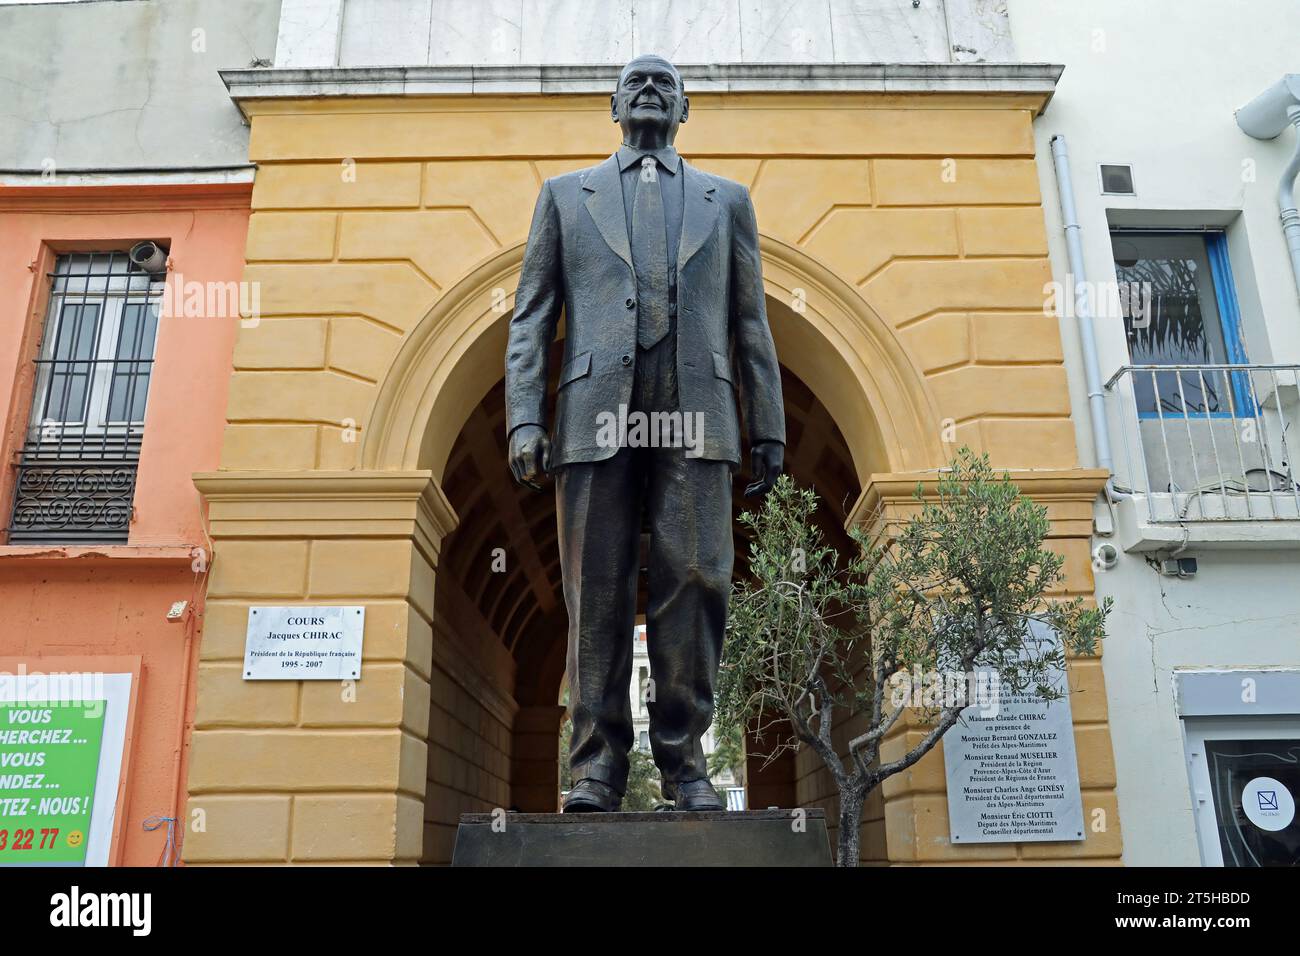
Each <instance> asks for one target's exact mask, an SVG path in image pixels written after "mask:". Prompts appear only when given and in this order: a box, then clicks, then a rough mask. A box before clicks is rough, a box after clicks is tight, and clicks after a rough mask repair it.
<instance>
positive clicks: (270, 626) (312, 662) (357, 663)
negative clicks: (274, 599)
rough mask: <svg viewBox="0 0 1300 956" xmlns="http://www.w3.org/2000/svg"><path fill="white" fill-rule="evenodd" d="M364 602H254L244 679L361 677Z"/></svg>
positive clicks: (250, 613)
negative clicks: (348, 604) (306, 604)
mask: <svg viewBox="0 0 1300 956" xmlns="http://www.w3.org/2000/svg"><path fill="white" fill-rule="evenodd" d="M365 623H366V609H365V608H363V607H250V608H249V609H248V632H247V636H246V638H245V641H244V680H359V679H360V678H361V636H362V632H363V631H364V629H365Z"/></svg>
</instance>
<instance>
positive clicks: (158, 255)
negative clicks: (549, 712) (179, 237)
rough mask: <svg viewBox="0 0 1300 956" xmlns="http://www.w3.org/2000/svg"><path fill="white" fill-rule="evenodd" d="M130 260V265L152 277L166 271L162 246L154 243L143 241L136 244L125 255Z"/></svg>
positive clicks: (164, 253) (165, 254)
mask: <svg viewBox="0 0 1300 956" xmlns="http://www.w3.org/2000/svg"><path fill="white" fill-rule="evenodd" d="M127 257H128V258H129V259H130V260H131V265H133V266H135V267H136V268H137V269H139V270H140V271H141V272H148V273H149V274H150V275H153V274H155V273H158V272H164V271H166V269H167V253H166V252H165V251H164V250H163V248H162V246H160V245H158V243H156V242H150V241H149V240H147V239H146V240H145V241H144V242H137V243H136V244H135V245H134V246H132V247H131V251H130V252H128V253H127Z"/></svg>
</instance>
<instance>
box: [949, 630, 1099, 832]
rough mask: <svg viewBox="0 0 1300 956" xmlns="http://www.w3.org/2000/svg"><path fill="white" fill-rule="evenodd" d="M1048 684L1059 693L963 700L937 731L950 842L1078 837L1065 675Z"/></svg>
mask: <svg viewBox="0 0 1300 956" xmlns="http://www.w3.org/2000/svg"><path fill="white" fill-rule="evenodd" d="M1034 624H1035V625H1037V622H1034ZM1034 630H1035V632H1036V633H1037V634H1039V635H1040V639H1043V640H1049V641H1050V640H1055V639H1056V638H1055V636H1054V635H1052V634H1051V633H1050V631H1048V630H1047V629H1046V628H1045V627H1043V628H1041V629H1040V628H1039V627H1037V626H1035V627H1034ZM986 686H987V685H986ZM1051 686H1052V687H1054V688H1055V689H1057V690H1059V691H1060V692H1061V693H1062V694H1064V695H1065V696H1063V697H1061V698H1060V699H1058V700H1053V701H1046V700H1043V699H1042V698H1041V697H1039V696H1038V695H1036V694H1034V693H1032V692H1030V693H1028V694H1019V695H1010V694H1006V693H1003V694H1001V695H1000V696H1001V699H999V700H998V701H997V702H996V706H989V705H981V704H978V703H977V704H973V705H971V706H970V707H968V708H967V709H966V710H965V712H964V713H963V715H962V722H959V723H958V724H956V725H955V726H954V727H953V728H952V729H951V730H949V731H948V732H947V733H946V734H944V737H943V760H944V765H945V770H946V772H947V776H948V829H949V835H950V837H951V839H952V842H953V843H954V844H955V845H958V846H960V845H961V844H964V843H1046V842H1060V841H1065V840H1082V839H1083V801H1082V798H1081V796H1080V794H1079V763H1078V759H1077V757H1076V756H1075V751H1074V723H1073V721H1072V720H1071V718H1070V697H1069V687H1068V685H1067V683H1066V679H1065V675H1064V674H1062V673H1057V674H1056V675H1054V677H1053V678H1052V680H1051Z"/></svg>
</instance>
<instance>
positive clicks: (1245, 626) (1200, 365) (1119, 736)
mask: <svg viewBox="0 0 1300 956" xmlns="http://www.w3.org/2000/svg"><path fill="white" fill-rule="evenodd" d="M1007 7H1008V9H1009V15H1010V21H1011V29H1012V34H1013V38H1014V42H1015V46H1016V50H1017V52H1018V53H1019V55H1020V57H1021V58H1022V59H1023V60H1024V61H1027V62H1033V61H1048V62H1053V63H1061V64H1064V65H1065V72H1064V74H1063V76H1062V78H1061V80H1060V83H1059V85H1058V87H1057V91H1056V94H1055V96H1054V98H1053V100H1052V103H1051V106H1050V107H1049V108H1048V109H1047V110H1046V112H1045V113H1044V114H1043V115H1042V116H1041V117H1039V119H1038V120H1037V121H1036V137H1037V148H1038V151H1039V170H1040V175H1041V179H1042V191H1043V197H1044V209H1045V211H1046V217H1047V228H1048V235H1049V239H1050V242H1051V252H1052V260H1053V272H1054V275H1055V278H1056V280H1057V282H1058V283H1060V288H1061V289H1064V290H1065V292H1064V294H1063V295H1057V296H1056V297H1055V300H1056V301H1055V302H1054V303H1053V304H1057V305H1062V306H1064V307H1063V308H1062V309H1061V310H1060V311H1061V312H1062V313H1063V314H1062V318H1061V336H1062V342H1063V344H1064V347H1065V354H1066V359H1067V367H1068V369H1069V373H1070V385H1071V399H1072V401H1071V404H1072V408H1073V417H1074V421H1075V423H1076V429H1077V432H1078V445H1079V448H1080V454H1081V456H1084V457H1085V459H1086V456H1087V455H1088V450H1089V449H1091V450H1092V453H1093V455H1094V456H1095V457H1094V458H1093V460H1092V461H1091V462H1089V461H1086V460H1085V462H1084V463H1085V464H1094V463H1095V464H1105V462H1104V460H1103V458H1104V453H1105V445H1106V444H1107V443H1108V444H1109V447H1110V450H1111V457H1112V458H1113V472H1114V476H1115V477H1114V480H1113V483H1112V487H1111V493H1110V494H1109V495H1108V496H1107V499H1106V500H1099V502H1098V504H1097V507H1096V513H1095V521H1094V529H1095V532H1096V534H1095V536H1094V545H1095V548H1094V571H1095V576H1096V581H1097V593H1098V597H1103V596H1109V597H1112V598H1114V601H1115V612H1114V614H1113V615H1112V617H1111V621H1110V626H1109V636H1108V639H1107V640H1106V641H1105V650H1104V658H1103V661H1104V669H1105V676H1106V688H1107V695H1108V698H1109V706H1110V715H1111V727H1112V736H1113V745H1114V755H1115V763H1116V772H1117V779H1118V784H1119V788H1118V789H1119V809H1120V816H1121V819H1122V823H1123V833H1124V861H1125V862H1126V863H1128V864H1130V865H1171V864H1172V865H1187V866H1196V865H1202V864H1204V865H1219V864H1225V865H1259V864H1273V865H1278V864H1280V865H1294V863H1295V861H1296V859H1297V852H1300V849H1298V848H1300V829H1298V826H1300V825H1298V824H1297V822H1296V821H1295V820H1294V800H1295V795H1296V794H1297V793H1300V787H1298V786H1297V785H1298V784H1300V778H1298V777H1297V770H1296V767H1297V766H1298V765H1300V586H1298V585H1300V520H1297V518H1298V517H1300V514H1298V513H1297V505H1298V504H1300V490H1298V489H1297V486H1296V479H1297V477H1300V469H1297V467H1296V464H1295V462H1296V455H1297V453H1300V414H1298V410H1297V389H1296V381H1297V379H1296V367H1297V363H1300V307H1298V305H1297V283H1298V282H1300V276H1298V275H1297V274H1295V273H1294V272H1293V268H1292V262H1291V259H1290V257H1289V255H1288V250H1287V244H1286V241H1285V239H1284V236H1283V231H1282V227H1281V223H1280V220H1279V202H1278V194H1279V184H1280V183H1281V181H1282V179H1283V175H1284V170H1285V168H1286V167H1287V164H1288V162H1290V161H1291V160H1292V157H1293V156H1294V155H1296V151H1297V149H1298V148H1300V147H1298V144H1297V135H1298V132H1297V130H1295V129H1291V128H1289V124H1288V122H1287V118H1286V116H1285V109H1286V105H1287V104H1286V102H1285V99H1286V97H1285V95H1283V94H1278V95H1277V97H1276V98H1275V100H1274V101H1273V102H1269V103H1265V104H1263V106H1257V107H1256V108H1255V112H1267V111H1268V110H1270V109H1271V110H1272V111H1273V112H1275V113H1277V114H1278V116H1277V117H1273V120H1275V122H1274V123H1273V128H1272V129H1266V130H1264V131H1263V132H1264V134H1265V135H1267V134H1272V133H1275V132H1276V131H1277V129H1278V128H1281V129H1282V130H1283V131H1282V133H1281V135H1278V136H1276V138H1275V139H1273V140H1264V139H1258V138H1253V137H1252V136H1250V135H1247V133H1246V132H1245V131H1243V129H1242V128H1241V127H1240V126H1239V124H1238V122H1237V119H1236V117H1235V114H1236V111H1238V110H1239V109H1241V108H1242V107H1244V106H1246V105H1247V104H1248V103H1250V102H1251V101H1252V100H1253V99H1254V98H1255V97H1257V96H1258V95H1259V94H1262V93H1263V92H1264V91H1265V90H1267V89H1269V88H1270V87H1274V86H1275V85H1276V84H1278V83H1279V81H1282V80H1283V78H1284V76H1286V75H1287V74H1294V73H1296V72H1297V71H1300V58H1298V57H1297V55H1296V51H1295V39H1296V37H1297V36H1300V6H1297V5H1296V4H1295V3H1292V2H1287V0H1258V2H1252V3H1250V4H1222V3H1213V2H1209V0H1183V2H1178V3H1174V2H1155V3H1140V4H1135V3H1129V2H1123V0H1092V2H1089V3H1086V4H1085V3H1072V2H1066V0H1010V2H1009V3H1008V4H1007ZM1296 79H1297V78H1296V77H1294V76H1293V77H1292V78H1291V80H1292V85H1291V87H1290V88H1291V89H1294V90H1300V83H1296V82H1295V80H1296ZM1246 115H1247V116H1250V115H1252V114H1250V113H1248V114H1246ZM1292 121H1293V122H1300V113H1295V114H1293V119H1292ZM1246 125H1249V124H1246ZM1255 131H1256V132H1257V133H1259V132H1260V131H1259V130H1258V129H1256V130H1255ZM1058 136H1060V137H1063V140H1056V142H1055V146H1056V149H1057V152H1058V153H1059V152H1060V151H1061V147H1062V146H1064V147H1065V149H1066V150H1067V151H1068V153H1067V155H1068V166H1069V168H1070V170H1071V172H1072V176H1071V178H1072V180H1073V182H1072V189H1073V197H1074V200H1075V203H1076V205H1077V224H1078V226H1079V229H1078V230H1077V232H1078V236H1079V238H1080V240H1081V242H1080V249H1081V253H1082V256H1081V260H1082V261H1081V268H1080V263H1079V261H1078V259H1077V258H1076V259H1075V260H1074V261H1072V259H1071V255H1070V250H1069V248H1068V243H1067V240H1066V229H1065V226H1066V221H1065V216H1064V215H1063V212H1062V210H1063V208H1068V207H1063V204H1062V203H1061V202H1058V201H1056V197H1057V195H1058V187H1059V180H1060V175H1059V173H1060V170H1059V168H1058V169H1057V170H1056V171H1055V173H1056V174H1054V163H1053V159H1054V155H1053V145H1054V143H1053V140H1054V138H1055V137H1058ZM1103 166H1104V167H1105V168H1104V169H1103ZM1117 167H1118V168H1117ZM1294 171H1295V170H1294V168H1292V170H1291V175H1294ZM1287 194H1288V195H1289V194H1290V189H1289V185H1288V188H1287ZM1292 205H1294V202H1292ZM1297 229H1298V230H1300V226H1298V227H1297ZM1072 279H1076V280H1083V281H1086V282H1087V283H1088V285H1087V286H1086V289H1087V290H1088V292H1089V294H1090V296H1091V301H1090V302H1089V303H1085V305H1089V304H1090V305H1091V306H1092V308H1091V310H1090V311H1091V312H1092V313H1093V315H1092V324H1093V327H1094V329H1095V340H1096V345H1095V348H1096V357H1097V360H1096V366H1095V371H1096V373H1097V374H1096V377H1095V378H1094V379H1093V381H1092V382H1091V384H1090V382H1089V374H1088V368H1087V365H1088V363H1087V360H1086V359H1087V356H1086V347H1085V345H1083V344H1082V343H1083V339H1082V337H1081V331H1080V323H1081V322H1083V323H1086V322H1087V317H1086V315H1085V316H1084V317H1083V318H1082V319H1080V318H1077V317H1076V316H1075V315H1073V314H1070V313H1071V312H1072V311H1073V312H1077V311H1078V310H1077V309H1074V310H1072V309H1070V308H1069V306H1073V305H1074V304H1075V303H1074V297H1073V296H1072V295H1071V286H1072V282H1071V280H1072ZM1108 289H1109V290H1112V291H1111V293H1110V294H1107V290H1108ZM1117 292H1118V293H1119V294H1115V293H1117ZM1051 297H1052V293H1051V292H1049V300H1050V299H1051ZM1085 311H1088V310H1086V309H1085ZM1133 366H1139V367H1138V368H1133ZM1168 366H1180V367H1181V370H1168V369H1167V368H1165V367H1168ZM1098 385H1100V387H1099V388H1098V387H1097V386H1098ZM1090 392H1095V393H1097V395H1098V396H1099V397H1094V398H1092V399H1090ZM1090 400H1091V401H1092V402H1093V403H1094V405H1095V404H1096V403H1097V402H1098V401H1099V402H1100V404H1101V405H1102V406H1103V407H1104V410H1105V414H1104V417H1105V424H1104V430H1103V431H1102V432H1101V434H1100V435H1097V434H1095V433H1094V424H1095V422H1094V416H1093V415H1092V413H1091V412H1090V407H1089V406H1090ZM1189 559H1190V560H1189Z"/></svg>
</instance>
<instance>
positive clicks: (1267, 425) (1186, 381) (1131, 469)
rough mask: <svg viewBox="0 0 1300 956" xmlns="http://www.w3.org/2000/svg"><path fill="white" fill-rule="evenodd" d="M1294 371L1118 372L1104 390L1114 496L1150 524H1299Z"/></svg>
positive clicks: (1299, 372) (1137, 368) (1299, 410)
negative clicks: (1128, 501) (1137, 502)
mask: <svg viewBox="0 0 1300 956" xmlns="http://www.w3.org/2000/svg"><path fill="white" fill-rule="evenodd" d="M1298 382H1300V365H1126V366H1124V367H1123V368H1121V369H1120V370H1119V371H1117V372H1116V373H1115V374H1114V375H1113V376H1111V379H1110V381H1108V382H1107V383H1106V402H1107V406H1108V411H1109V418H1110V423H1111V428H1112V434H1117V435H1118V436H1121V437H1120V440H1119V441H1117V442H1114V444H1117V445H1119V446H1120V447H1121V448H1122V449H1123V451H1122V458H1121V460H1119V461H1117V462H1116V468H1115V472H1116V474H1115V483H1116V485H1117V487H1118V488H1119V490H1120V491H1122V492H1128V493H1131V494H1132V495H1133V496H1134V498H1136V499H1144V500H1145V503H1146V508H1147V513H1148V517H1149V519H1150V521H1151V522H1153V523H1161V522H1173V523H1183V522H1200V521H1277V520H1300V486H1297V479H1298V478H1300V470H1298V469H1297V466H1296V455H1297V454H1298V453H1300V431H1297V429H1296V427H1295V425H1296V423H1297V421H1300V394H1298V389H1297V383H1298Z"/></svg>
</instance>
